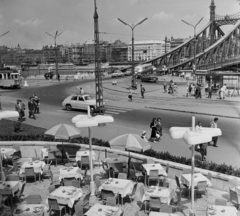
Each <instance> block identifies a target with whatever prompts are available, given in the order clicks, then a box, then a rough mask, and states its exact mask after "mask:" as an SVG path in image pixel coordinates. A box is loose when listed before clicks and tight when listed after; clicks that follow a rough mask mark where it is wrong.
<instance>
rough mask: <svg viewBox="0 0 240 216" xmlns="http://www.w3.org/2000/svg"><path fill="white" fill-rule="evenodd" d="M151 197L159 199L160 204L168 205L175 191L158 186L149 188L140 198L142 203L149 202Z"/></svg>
mask: <svg viewBox="0 0 240 216" xmlns="http://www.w3.org/2000/svg"><path fill="white" fill-rule="evenodd" d="M150 196H151V197H159V198H160V200H161V203H166V204H169V203H170V202H171V200H172V198H173V197H174V196H175V191H174V190H173V189H172V188H164V187H158V186H151V187H149V188H148V190H147V191H146V192H145V193H144V195H143V197H142V202H144V201H147V200H150Z"/></svg>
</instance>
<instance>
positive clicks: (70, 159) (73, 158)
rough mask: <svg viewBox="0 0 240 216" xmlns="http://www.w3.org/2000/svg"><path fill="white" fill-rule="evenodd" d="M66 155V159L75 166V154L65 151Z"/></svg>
mask: <svg viewBox="0 0 240 216" xmlns="http://www.w3.org/2000/svg"><path fill="white" fill-rule="evenodd" d="M66 156H67V159H68V162H69V163H72V164H73V166H77V163H76V155H69V154H68V152H66Z"/></svg>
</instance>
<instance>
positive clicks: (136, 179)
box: [133, 165, 143, 182]
mask: <svg viewBox="0 0 240 216" xmlns="http://www.w3.org/2000/svg"><path fill="white" fill-rule="evenodd" d="M133 170H134V180H135V181H136V182H138V180H139V178H141V179H142V178H143V174H142V173H141V172H137V170H136V168H135V166H134V165H133Z"/></svg>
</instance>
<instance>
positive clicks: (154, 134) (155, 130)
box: [150, 118, 157, 143]
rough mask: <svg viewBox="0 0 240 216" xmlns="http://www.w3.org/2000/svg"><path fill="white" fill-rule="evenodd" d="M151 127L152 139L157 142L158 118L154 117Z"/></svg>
mask: <svg viewBox="0 0 240 216" xmlns="http://www.w3.org/2000/svg"><path fill="white" fill-rule="evenodd" d="M150 128H151V129H152V132H151V141H152V142H154V143H156V132H157V120H156V118H153V119H152V122H151V124H150Z"/></svg>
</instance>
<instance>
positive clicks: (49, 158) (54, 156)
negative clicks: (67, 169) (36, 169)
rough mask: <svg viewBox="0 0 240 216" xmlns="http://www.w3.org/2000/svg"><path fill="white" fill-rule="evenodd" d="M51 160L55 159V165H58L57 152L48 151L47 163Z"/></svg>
mask: <svg viewBox="0 0 240 216" xmlns="http://www.w3.org/2000/svg"><path fill="white" fill-rule="evenodd" d="M50 160H51V161H55V166H57V157H56V153H55V152H48V157H47V164H48V162H49V161H50Z"/></svg>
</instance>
